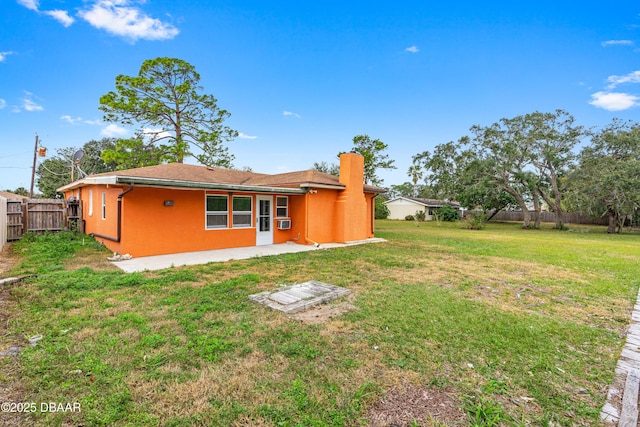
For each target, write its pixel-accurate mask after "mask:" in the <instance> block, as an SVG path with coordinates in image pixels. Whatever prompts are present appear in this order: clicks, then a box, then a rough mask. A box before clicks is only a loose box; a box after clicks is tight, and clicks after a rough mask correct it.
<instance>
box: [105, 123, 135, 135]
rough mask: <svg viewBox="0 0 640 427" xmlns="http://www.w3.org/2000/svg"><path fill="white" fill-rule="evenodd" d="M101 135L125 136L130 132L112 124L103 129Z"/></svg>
mask: <svg viewBox="0 0 640 427" xmlns="http://www.w3.org/2000/svg"><path fill="white" fill-rule="evenodd" d="M100 133H101V134H102V136H107V137H114V136H124V135H126V134H128V133H129V131H128V130H126V129H125V128H122V127H120V126H118V125H116V124H113V123H111V124H110V125H107V126H106V127H105V128H104V129H102V131H101V132H100Z"/></svg>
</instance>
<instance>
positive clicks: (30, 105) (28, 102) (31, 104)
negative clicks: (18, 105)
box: [22, 99, 44, 111]
mask: <svg viewBox="0 0 640 427" xmlns="http://www.w3.org/2000/svg"><path fill="white" fill-rule="evenodd" d="M23 101H24V102H23V104H22V108H24V109H25V110H26V111H42V110H44V107H43V106H42V105H40V104H38V103H36V102H35V101H33V100H32V99H25V100H23Z"/></svg>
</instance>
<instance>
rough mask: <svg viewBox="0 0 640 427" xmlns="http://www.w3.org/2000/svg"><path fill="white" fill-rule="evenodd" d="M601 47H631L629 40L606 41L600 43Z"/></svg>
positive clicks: (631, 43)
mask: <svg viewBox="0 0 640 427" xmlns="http://www.w3.org/2000/svg"><path fill="white" fill-rule="evenodd" d="M601 45H602V46H604V47H607V46H633V42H632V41H631V40H607V41H604V42H602V43H601Z"/></svg>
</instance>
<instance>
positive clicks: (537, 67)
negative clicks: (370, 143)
mask: <svg viewBox="0 0 640 427" xmlns="http://www.w3.org/2000/svg"><path fill="white" fill-rule="evenodd" d="M0 11H1V12H2V13H0V20H1V22H0V81H1V82H2V83H1V85H0V129H1V130H2V135H1V136H0V189H6V188H9V189H15V188H16V187H19V186H23V187H25V188H27V189H28V188H29V186H30V181H31V164H32V161H33V146H34V140H35V135H36V133H37V134H38V135H39V137H40V138H41V140H42V145H44V146H45V147H47V148H48V150H49V154H50V155H51V154H55V150H56V149H58V148H64V147H81V146H82V145H83V144H84V143H86V142H88V141H89V140H91V139H100V138H102V137H104V136H116V137H117V136H127V135H131V134H132V131H133V129H127V128H124V127H121V126H119V125H116V124H112V123H104V122H103V121H102V114H101V112H100V110H98V106H99V98H100V96H102V95H103V94H105V93H107V92H108V91H110V90H114V87H115V77H116V76H117V75H118V74H125V75H136V74H137V73H138V70H139V67H140V65H141V64H142V62H143V61H144V60H145V59H151V58H156V57H159V56H168V57H177V58H181V59H184V60H186V61H188V62H189V63H191V64H192V65H194V66H195V68H196V70H197V71H198V72H199V73H200V75H201V83H202V86H203V87H204V92H205V93H209V94H213V95H214V96H215V97H216V98H217V99H218V101H219V102H218V104H219V106H220V107H221V108H224V109H226V110H228V111H229V112H230V113H231V115H232V116H231V118H230V119H229V120H228V121H227V122H226V124H227V125H229V126H230V127H232V128H233V129H236V130H238V131H239V132H240V135H241V136H240V137H239V138H237V139H236V140H235V141H233V142H231V143H230V144H229V145H228V146H229V149H230V151H231V153H233V154H235V156H236V160H235V165H236V166H237V167H244V166H248V167H251V168H252V169H253V170H254V171H256V172H264V173H278V172H286V171H292V170H301V169H308V168H310V167H311V165H312V164H313V162H314V161H328V162H334V161H336V154H337V153H338V152H340V151H346V150H349V149H350V148H351V145H352V142H351V141H352V138H353V137H354V136H356V135H360V134H368V135H369V136H371V137H372V138H379V139H381V140H382V141H384V142H385V143H387V144H388V145H389V150H388V154H389V156H390V157H391V158H393V159H395V161H396V165H397V166H398V169H397V170H395V171H388V172H382V173H380V175H381V177H382V178H384V181H385V185H392V184H401V183H402V182H405V181H408V177H407V175H406V171H407V168H408V167H409V166H410V164H411V157H412V156H413V155H414V154H416V153H418V152H422V151H424V150H430V149H432V148H433V147H434V146H435V145H437V144H439V143H444V142H447V141H450V140H457V139H458V138H459V137H461V136H463V135H466V134H467V133H468V129H469V127H471V126H472V125H474V124H478V125H489V124H491V123H493V122H495V121H498V120H499V119H500V118H502V117H514V116H517V115H520V114H526V113H531V112H534V111H544V112H546V111H553V110H555V109H558V108H560V109H564V110H566V111H568V112H569V113H571V114H573V115H574V116H575V118H576V119H577V122H578V123H579V124H582V125H585V126H589V127H591V126H595V127H600V126H604V125H606V124H608V123H609V122H610V121H611V119H612V118H614V117H619V118H622V119H631V120H637V117H638V111H639V109H638V105H640V62H639V61H638V60H639V59H640V4H639V3H638V2H635V1H617V0H613V1H608V2H601V1H597V2H596V1H585V2H574V1H562V0H555V1H537V2H515V1H494V2H477V1H473V2H471V1H458V2H430V1H396V2H363V1H340V2H338V1H331V0H330V1H324V2H306V1H278V0H274V1H271V2H264V1H231V0H226V1H216V0H199V1H198V0H190V1H171V0H146V1H145V0H139V1H136V0H2V3H1V5H0Z"/></svg>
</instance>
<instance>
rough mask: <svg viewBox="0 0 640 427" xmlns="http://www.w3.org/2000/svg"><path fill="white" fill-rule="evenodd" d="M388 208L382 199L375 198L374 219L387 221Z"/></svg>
mask: <svg viewBox="0 0 640 427" xmlns="http://www.w3.org/2000/svg"><path fill="white" fill-rule="evenodd" d="M389 214H391V212H389V208H388V207H387V205H385V204H384V199H382V198H380V197H376V210H375V217H376V219H387V218H388V217H389Z"/></svg>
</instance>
